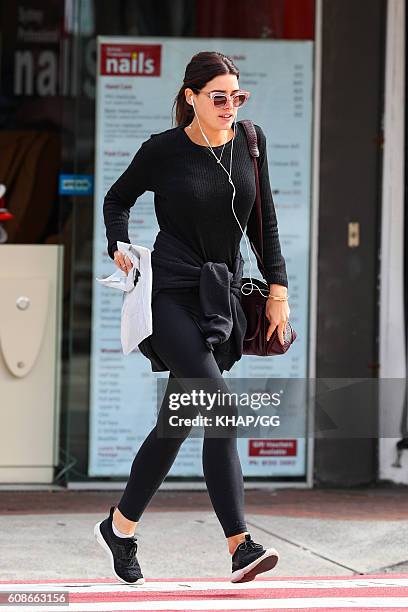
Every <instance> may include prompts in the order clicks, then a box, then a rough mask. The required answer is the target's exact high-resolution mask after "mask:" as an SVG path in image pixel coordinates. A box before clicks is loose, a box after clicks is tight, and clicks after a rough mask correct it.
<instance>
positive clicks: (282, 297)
mask: <svg viewBox="0 0 408 612" xmlns="http://www.w3.org/2000/svg"><path fill="white" fill-rule="evenodd" d="M288 297H289V296H288V295H287V296H286V297H285V296H280V295H271V294H269V295H268V299H269V298H271V299H272V300H276V301H277V302H287V300H288Z"/></svg>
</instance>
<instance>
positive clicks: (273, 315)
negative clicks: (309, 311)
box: [265, 298, 290, 345]
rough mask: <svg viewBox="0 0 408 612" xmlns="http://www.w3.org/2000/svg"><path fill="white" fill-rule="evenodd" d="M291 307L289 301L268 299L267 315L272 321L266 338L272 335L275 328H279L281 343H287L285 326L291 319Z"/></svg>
mask: <svg viewBox="0 0 408 612" xmlns="http://www.w3.org/2000/svg"><path fill="white" fill-rule="evenodd" d="M289 314H290V308H289V304H288V302H287V301H285V302H280V301H278V300H272V299H270V298H269V299H267V300H266V307H265V315H266V317H267V319H268V321H269V323H270V325H269V328H268V331H267V333H266V340H269V339H270V337H271V336H272V334H273V332H274V331H275V328H276V327H277V328H278V338H279V341H280V343H281V344H282V345H283V344H284V343H285V328H286V323H287V322H288V320H289Z"/></svg>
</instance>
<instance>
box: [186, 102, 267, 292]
mask: <svg viewBox="0 0 408 612" xmlns="http://www.w3.org/2000/svg"><path fill="white" fill-rule="evenodd" d="M191 103H192V105H193V109H194V114H195V116H196V117H197V121H198V125H199V127H200V130H201V133H202V135H203V137H204V138H205V140H206V141H207V143H208V146H209V148H210V150H211V152H212V154H213V155H214V157H215V159H216V160H217V163H218V164H219V165H220V166H221V167H222V169H223V170H224V172H225V173H226V174H227V176H228V182H229V183H230V184H231V185H232V200H231V208H232V212H233V214H234V217H235V219H236V221H237V223H238V225H239V228H240V230H241V232H242V235H243V236H244V238H245V244H246V248H247V253H248V261H249V278H250V279H251V280H250V282H247V283H243V284H242V286H241V293H242V294H243V295H251V293H252V292H253V290H254V289H256V290H257V291H259V292H260V293H261V294H262V295H263V296H264V297H268V295H269V290H268V293H267V295H265V293H264V291H263V290H262V289H261V288H260V287H258V286H257V285H256V284H254V282H253V280H252V274H251V271H252V260H251V255H250V249H249V243H248V238H247V235H246V229H245V231H244V230H243V229H242V226H241V224H240V222H239V220H238V217H237V215H236V214H235V210H234V199H235V193H236V189H235V185H234V183H233V180H232V178H231V173H232V152H233V148H234V140H235V135H236V124H237V122H236V121H235V120H234V136H233V138H232V142H231V154H230V168H229V172H228V170H227V169H226V168H225V167H224V164H223V163H222V162H221V159H218V157H217V156H216V154H215V153H214V151H213V148H212V146H211V144H210V142H209V140H208V138H207V136H206V135H205V134H204V131H203V129H202V127H201V123H200V119H199V118H198V115H197V113H196V110H195V106H194V100H193V98H191ZM224 145H225V143H224ZM245 285H251V290H250V291H248V292H246V291H242V289H243V287H244V286H245Z"/></svg>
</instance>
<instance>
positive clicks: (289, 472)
mask: <svg viewBox="0 0 408 612" xmlns="http://www.w3.org/2000/svg"><path fill="white" fill-rule="evenodd" d="M0 7H1V13H2V17H3V19H2V23H3V24H4V23H7V28H3V29H2V32H1V50H2V51H1V53H2V55H1V71H2V75H1V81H2V84H4V85H3V86H2V94H1V98H0V100H1V107H0V108H1V123H2V132H1V139H0V148H1V154H0V183H1V182H6V183H8V185H7V187H8V192H9V194H10V196H9V200H8V205H9V208H10V210H11V211H12V212H13V213H15V217H14V219H13V220H10V221H9V222H7V232H8V240H9V242H11V243H16V244H19V243H24V242H28V243H38V244H42V243H60V244H62V245H64V293H63V302H64V308H63V313H64V316H63V347H62V358H63V371H62V383H61V384H62V394H61V402H62V405H61V410H62V412H61V439H60V449H61V453H60V466H59V469H58V471H57V472H58V473H57V482H59V483H63V482H67V481H68V482H74V481H88V480H90V479H91V480H101V481H113V480H120V481H122V480H124V478H125V477H127V474H128V471H129V468H130V463H131V459H132V457H133V456H134V453H135V450H137V448H138V446H139V445H140V443H141V441H142V440H143V439H144V437H145V435H146V434H147V433H148V431H149V428H150V426H152V425H153V423H154V419H155V410H154V408H155V407H154V402H153V403H152V396H151V388H152V387H147V386H145V387H143V381H150V382H149V384H150V383H151V380H152V377H153V376H154V375H153V374H152V373H151V372H150V365H149V363H148V362H147V360H145V363H143V366H141V365H140V364H141V363H142V362H141V361H139V360H138V359H136V361H135V360H134V359H133V356H129V357H124V356H123V355H122V356H121V359H122V361H121V363H122V366H123V368H124V369H126V368H130V367H136V372H135V373H134V379H135V381H137V384H138V388H139V389H141V392H140V395H139V396H138V401H139V399H140V403H141V402H144V403H145V405H144V406H141V405H138V406H137V407H135V411H134V412H133V417H134V422H133V423H130V424H129V423H128V422H127V423H126V421H128V420H129V419H131V418H132V410H130V411H129V410H128V408H127V409H126V418H125V417H124V414H123V413H122V416H121V417H120V418H119V419H116V420H115V419H112V418H111V417H112V413H111V414H110V416H109V414H108V416H107V421H109V420H110V421H111V422H112V423H114V424H113V425H112V427H113V428H114V429H115V430H116V431H118V430H119V429H122V430H128V431H127V433H126V437H127V439H128V440H130V441H131V442H130V443H129V445H128V446H130V449H129V450H127V451H126V450H120V448H122V449H123V448H124V447H125V446H126V444H125V443H124V441H123V439H122V438H121V436H120V435H119V434H118V435H117V438H116V440H114V442H113V446H115V447H116V449H119V450H115V451H114V453H113V454H114V456H115V458H114V459H113V460H112V461H110V462H109V461H107V462H105V463H104V462H103V461H101V460H100V458H101V455H98V452H100V448H99V446H100V445H99V446H98V436H99V437H101V436H102V430H101V429H100V428H99V429H98V426H96V425H95V423H96V422H97V420H98V419H100V413H98V409H97V407H96V404H97V402H98V401H99V400H100V397H101V395H100V393H101V392H103V390H105V392H106V393H108V394H113V395H111V397H113V398H115V391H114V387H113V386H109V384H106V380H105V381H103V380H102V379H101V378H100V376H101V375H100V371H96V370H95V368H97V365H98V363H99V362H98V359H99V357H98V354H97V353H96V352H95V350H96V347H97V348H99V347H100V344H99V343H100V341H101V336H100V335H98V334H97V333H96V331H97V330H96V324H95V319H94V318H93V314H94V315H95V310H94V309H95V304H96V302H95V296H97V295H98V294H97V293H96V292H97V291H98V290H99V289H98V288H96V280H95V278H96V276H97V274H98V273H99V272H100V271H101V270H103V271H105V272H107V273H110V272H112V270H110V272H109V269H110V268H109V266H112V262H111V261H110V260H107V258H106V254H105V255H102V254H101V253H99V255H98V252H97V250H96V249H95V245H96V244H97V245H98V249H99V245H100V238H101V233H100V232H101V230H102V225H101V223H102V220H101V211H102V202H101V201H100V200H101V199H102V191H103V188H104V187H102V185H103V181H104V178H103V176H101V172H99V174H98V172H96V170H97V168H95V159H97V156H96V151H95V143H96V142H99V143H100V144H101V146H105V145H106V141H104V138H105V137H106V122H105V121H104V118H103V117H99V118H98V120H97V117H96V108H97V104H103V103H104V100H103V99H102V98H101V95H100V91H99V90H97V84H100V82H98V83H97V80H98V79H100V74H99V75H98V74H97V49H98V45H102V44H104V42H105V43H106V42H108V41H109V40H110V38H109V37H115V39H112V40H114V41H116V43H115V44H123V43H126V41H128V42H131V44H141V43H142V42H143V44H153V42H155V44H158V45H161V50H162V58H163V54H165V59H169V60H171V61H172V65H174V70H173V71H171V72H169V71H168V72H166V70H164V69H163V74H162V78H161V81H160V82H159V83H157V82H156V83H155V88H156V89H155V94H158V97H157V100H158V101H157V108H156V109H155V112H156V115H157V117H159V119H158V121H157V126H154V124H153V121H152V115H150V117H149V120H148V121H147V123H146V124H145V125H142V127H141V129H140V130H139V132H138V133H137V135H136V138H135V151H136V150H137V148H138V147H139V146H140V142H141V141H142V140H144V139H145V134H146V133H147V131H149V133H153V132H154V131H162V130H164V129H167V128H170V127H172V123H171V106H172V102H173V99H174V95H175V94H176V92H177V90H178V88H179V87H180V85H181V82H182V78H183V70H184V68H185V64H186V63H187V61H188V59H189V58H190V57H191V56H192V55H193V53H194V52H195V50H209V49H214V50H218V51H222V52H224V53H227V54H231V56H232V57H233V58H234V61H235V63H236V64H237V66H238V68H240V70H241V78H240V84H241V85H242V86H245V87H246V88H248V89H251V88H252V90H253V92H254V95H253V106H252V107H250V106H248V114H244V113H243V114H242V115H241V118H244V117H245V118H247V117H248V118H253V120H254V121H255V123H259V124H260V125H262V127H263V129H264V131H265V133H266V135H267V138H268V147H269V148H268V156H269V169H270V178H271V184H272V189H273V194H274V198H275V204H276V208H277V213H278V218H279V222H280V230H281V231H280V235H281V244H282V248H283V251H284V254H285V256H286V261H287V267H288V271H289V273H290V278H289V283H290V284H291V296H292V300H293V305H292V308H293V324H294V326H297V327H298V329H300V330H301V332H302V334H301V335H302V336H303V339H302V344H301V345H300V346H299V347H296V349H295V347H294V349H293V356H292V357H291V358H290V359H289V355H288V357H287V359H286V361H285V362H284V365H283V366H282V363H283V362H282V363H281V364H279V363H273V367H272V365H271V369H270V370H266V369H265V366H264V365H262V359H261V360H260V361H259V362H256V361H252V362H251V365H250V366H249V365H248V363H249V362H246V364H245V365H242V366H241V365H240V366H239V367H240V370H239V372H238V370H237V373H236V374H234V373H233V371H231V373H230V374H231V375H232V376H233V375H236V376H240V377H257V376H259V377H266V376H267V375H268V376H280V377H291V376H293V377H300V378H302V377H303V378H306V377H307V372H308V367H307V365H308V364H307V350H306V346H307V333H308V329H307V301H308V295H307V285H308V283H307V275H308V270H309V266H308V258H309V248H310V245H309V218H310V202H311V197H310V169H311V149H312V147H311V125H312V96H311V90H312V85H313V72H312V64H313V61H312V57H313V39H314V2H312V0H273V1H270V0H261V1H260V2H258V3H257V10H256V11H254V9H253V3H250V2H248V1H247V0H239V1H237V0H235V1H228V2H222V3H220V2H216V1H213V0H207V1H206V2H199V1H191V0H177V1H176V0H168V1H162V2H160V3H155V2H151V1H147V0H146V1H144V0H143V1H142V0H139V1H136V0H98V1H92V0H65V2H62V1H58V0H54V1H51V0H50V1H46V0H43V1H40V0H38V1H35V0H31V1H29V0H25V1H24V2H19V1H16V2H14V3H12V5H10V3H7V2H4V1H3V2H0ZM6 17H7V19H6ZM98 37H103V38H98ZM170 43H172V44H170ZM162 65H164V64H162ZM288 71H289V72H288ZM169 85H170V89H169ZM171 86H172V88H171ZM97 91H99V93H98V96H99V97H98V98H97ZM261 93H262V96H261ZM159 98H160V99H159ZM105 102H106V100H105ZM140 102H141V103H142V104H146V99H145V97H144V94H143V93H142V92H141V93H140ZM155 104H156V102H155ZM288 104H289V106H288ZM144 108H146V106H144ZM251 109H252V112H253V113H254V117H251V114H250V113H251ZM278 115H279V117H278ZM282 121H284V122H285V123H284V124H283V125H282ZM152 127H153V128H154V129H151V128H152ZM96 129H98V130H99V133H98V134H97V133H96ZM104 130H105V131H104ZM299 130H301V131H299ZM125 144H126V146H127V147H129V143H128V142H126V143H125ZM115 146H117V142H116V143H113V147H115ZM288 147H289V152H288ZM291 147H292V153H290V148H291ZM16 151H17V152H18V154H17V153H16ZM101 151H102V149H101ZM285 151H286V153H285ZM5 153H7V155H5ZM11 159H12V160H13V163H11V162H10V160H11ZM17 161H18V164H17ZM30 168H31V176H30V180H28V179H27V172H29V171H30ZM105 180H106V178H105ZM23 186H24V187H23ZM101 189H102V191H100V190H101ZM98 190H99V191H98ZM95 194H99V199H98V201H96V199H95ZM138 205H139V206H138V210H137V211H136V210H135V209H136V207H134V210H133V211H132V221H131V226H130V227H131V229H133V231H134V230H135V223H136V222H137V220H138V219H139V220H140V216H141V215H145V220H146V219H147V222H148V224H149V223H150V224H151V226H150V227H151V232H153V229H154V216H153V194H152V193H149V192H147V193H145V194H144V195H143V196H142V197H141V198H140V202H138ZM293 215H296V219H297V226H296V230H294V229H293V219H294V216H293ZM95 232H97V233H98V234H97V236H95ZM151 236H152V237H153V238H154V236H153V233H151ZM139 237H140V239H142V240H143V239H146V240H147V234H146V235H140V236H139ZM95 241H96V242H95ZM242 244H243V248H242V249H241V251H242V254H243V256H244V257H246V251H245V244H244V242H243V243H242ZM99 250H100V249H99ZM98 257H99V259H98ZM99 264H100V265H99ZM116 310H117V309H116ZM117 332H118V334H119V321H118V323H117ZM126 359H127V360H128V361H126ZM140 359H142V357H141V356H140ZM136 362H137V363H136ZM92 367H93V368H94V371H93V373H92ZM141 368H142V369H141ZM166 376H167V374H166ZM128 380H129V374H127V375H126V376H125V378H124V379H120V378H119V379H116V382H117V383H118V382H119V384H120V385H123V384H125V383H126V381H128ZM131 396H133V397H134V396H135V394H134V393H133V392H132V394H125V395H120V394H119V395H117V396H116V399H114V401H115V402H116V403H117V406H118V410H119V412H121V411H123V409H124V403H127V399H126V398H129V397H131ZM90 413H91V414H90ZM92 413H93V414H92ZM304 416H305V415H304V413H303V417H304ZM141 417H143V421H142V419H141ZM303 417H302V418H303ZM138 420H139V427H138V426H137V423H138ZM90 423H91V427H90ZM132 432H133V434H132ZM190 442H191V444H190ZM241 442H247V441H245V440H241ZM197 444H198V440H197V439H195V440H191V441H188V444H184V445H183V446H185V450H184V451H183V452H181V454H180V456H179V457H178V459H177V460H176V463H175V464H174V469H173V473H172V472H170V474H169V479H171V478H186V477H188V479H190V480H201V478H202V476H201V475H200V473H199V467H200V465H201V461H197V457H198V455H197V453H198V450H197ZM299 444H300V445H301V444H302V443H301V442H299V441H297V451H299V448H300V447H299ZM304 445H305V439H304V440H303V446H302V448H301V450H300V451H299V452H301V455H299V460H298V462H295V463H293V464H292V467H290V462H289V461H288V466H289V467H287V468H281V469H279V466H278V465H277V463H276V461H275V464H274V463H273V461H272V460H271V462H270V464H269V465H267V464H265V465H264V466H263V467H262V468H259V464H257V465H258V467H257V468H256V469H253V471H252V472H251V468H250V465H249V462H248V463H245V462H244V463H245V465H247V474H246V475H247V477H248V478H249V479H250V478H256V479H262V478H266V479H269V480H285V481H286V480H288V481H291V480H292V481H293V480H304V479H305V469H306V468H305V466H306V460H305V457H306V449H305V446H304ZM98 448H99V450H98ZM242 452H243V451H242ZM89 456H91V461H89ZM98 456H99V459H98ZM177 462H178V463H177ZM90 464H92V465H90ZM90 468H92V469H91V470H90ZM258 468H259V469H258ZM257 470H258V471H257ZM251 474H253V476H252V475H251Z"/></svg>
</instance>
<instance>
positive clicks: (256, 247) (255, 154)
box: [238, 119, 265, 278]
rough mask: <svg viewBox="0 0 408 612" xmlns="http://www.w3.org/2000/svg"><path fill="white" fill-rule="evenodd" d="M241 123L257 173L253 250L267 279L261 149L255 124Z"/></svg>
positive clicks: (248, 121)
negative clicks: (260, 178) (263, 226)
mask: <svg viewBox="0 0 408 612" xmlns="http://www.w3.org/2000/svg"><path fill="white" fill-rule="evenodd" d="M238 123H241V125H242V127H243V128H244V130H245V135H246V138H247V143H248V149H249V153H250V155H251V158H252V162H253V165H254V172H255V185H256V199H255V213H256V230H257V231H256V237H257V240H256V241H255V239H254V240H250V241H249V242H250V245H251V248H252V250H253V252H254V254H255V257H256V258H257V261H258V268H259V271H260V272H261V274H262V276H263V277H264V278H265V266H264V264H263V229H262V206H261V190H260V186H259V168H258V161H257V159H258V158H259V148H258V138H257V134H256V130H255V127H254V124H253V123H252V121H251V120H250V119H241V120H240V121H238Z"/></svg>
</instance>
